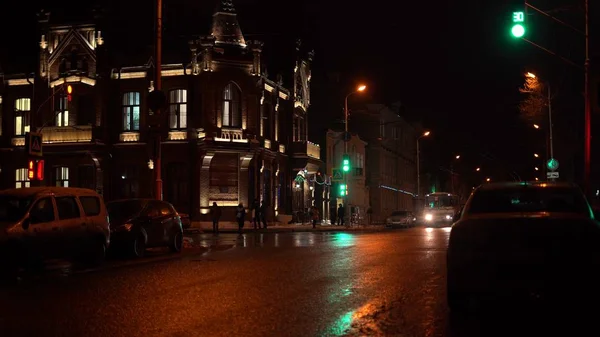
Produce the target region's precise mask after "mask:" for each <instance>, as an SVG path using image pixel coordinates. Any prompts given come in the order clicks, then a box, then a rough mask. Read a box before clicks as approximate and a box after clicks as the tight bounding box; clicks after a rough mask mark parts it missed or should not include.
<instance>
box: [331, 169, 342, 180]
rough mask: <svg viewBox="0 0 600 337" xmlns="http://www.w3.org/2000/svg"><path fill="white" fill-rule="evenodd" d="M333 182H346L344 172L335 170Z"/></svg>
mask: <svg viewBox="0 0 600 337" xmlns="http://www.w3.org/2000/svg"><path fill="white" fill-rule="evenodd" d="M331 180H333V181H342V180H344V175H343V174H342V170H340V169H333V178H331Z"/></svg>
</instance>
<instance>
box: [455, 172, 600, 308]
mask: <svg viewBox="0 0 600 337" xmlns="http://www.w3.org/2000/svg"><path fill="white" fill-rule="evenodd" d="M599 257H600V226H599V223H598V222H597V221H596V220H595V218H594V214H593V212H592V210H591V208H590V207H589V204H588V202H587V201H586V199H585V197H584V195H583V193H582V192H581V191H580V190H579V188H577V187H576V186H574V185H572V184H567V183H537V182H535V183H526V182H522V183H497V184H485V185H482V186H481V187H479V188H477V189H476V190H475V191H474V192H473V193H472V194H471V197H470V198H469V200H468V201H467V204H466V205H465V208H464V210H463V212H462V215H461V216H460V219H458V221H457V222H456V223H455V224H454V225H453V226H452V230H451V234H450V242H449V246H448V255H447V268H448V278H447V290H448V292H447V296H448V304H449V306H450V308H451V309H452V310H459V311H461V310H464V309H469V308H472V307H473V305H476V304H481V303H482V301H484V303H485V302H487V300H492V301H494V303H498V301H499V300H500V301H502V302H503V301H504V300H509V301H507V303H511V305H514V303H516V302H515V301H513V300H521V299H524V300H526V301H527V302H529V301H538V300H543V301H550V302H557V301H559V300H560V301H561V302H560V303H562V300H569V301H571V300H583V299H586V298H587V299H589V298H591V295H592V294H596V292H597V289H598V286H597V284H598V283H595V282H597V279H598V275H597V274H598V270H600V269H598V267H600V264H599V263H598V261H599V259H598V258H599ZM596 305H597V304H596Z"/></svg>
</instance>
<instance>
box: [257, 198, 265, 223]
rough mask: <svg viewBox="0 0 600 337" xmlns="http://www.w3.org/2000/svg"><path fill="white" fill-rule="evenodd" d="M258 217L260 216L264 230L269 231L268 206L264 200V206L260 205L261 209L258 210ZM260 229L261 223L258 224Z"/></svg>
mask: <svg viewBox="0 0 600 337" xmlns="http://www.w3.org/2000/svg"><path fill="white" fill-rule="evenodd" d="M258 216H260V218H259V221H262V224H263V228H264V229H267V206H266V205H265V201H264V200H263V202H262V204H261V205H260V207H259V208H258V215H257V217H258ZM258 227H260V222H259V224H258Z"/></svg>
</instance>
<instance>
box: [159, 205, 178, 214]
mask: <svg viewBox="0 0 600 337" xmlns="http://www.w3.org/2000/svg"><path fill="white" fill-rule="evenodd" d="M159 207H160V215H162V216H167V215H173V214H174V213H175V212H173V208H172V207H171V205H169V204H168V203H166V202H161V203H160V204H159Z"/></svg>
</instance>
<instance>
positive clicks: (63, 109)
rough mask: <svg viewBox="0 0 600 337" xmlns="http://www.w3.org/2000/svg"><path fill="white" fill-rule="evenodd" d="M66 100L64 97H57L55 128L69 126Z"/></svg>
mask: <svg viewBox="0 0 600 337" xmlns="http://www.w3.org/2000/svg"><path fill="white" fill-rule="evenodd" d="M68 104H69V102H68V99H67V97H66V96H62V97H59V98H58V100H57V106H56V126H69V111H68V110H67V109H68Z"/></svg>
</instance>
